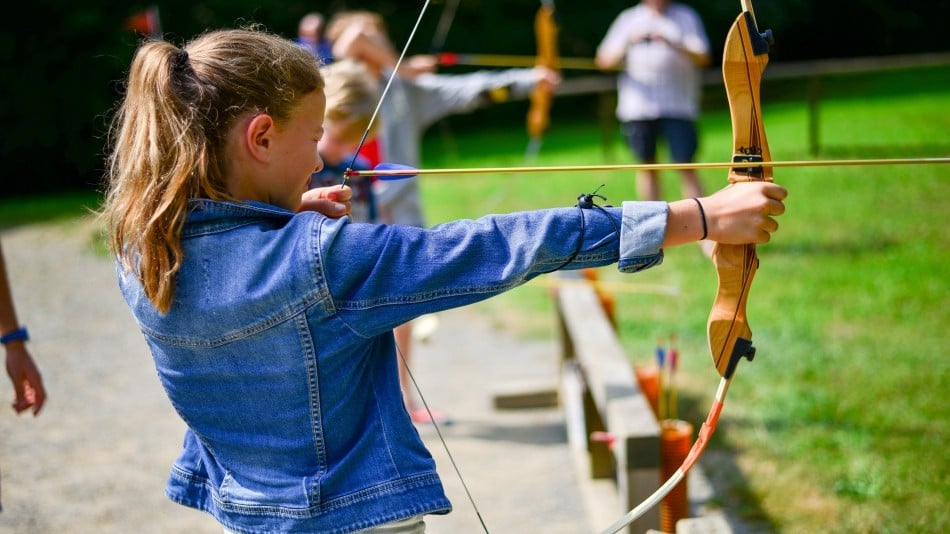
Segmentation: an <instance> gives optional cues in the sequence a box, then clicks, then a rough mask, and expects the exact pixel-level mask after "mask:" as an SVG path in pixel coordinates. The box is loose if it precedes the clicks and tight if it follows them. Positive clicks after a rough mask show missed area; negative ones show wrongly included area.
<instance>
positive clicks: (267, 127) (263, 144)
mask: <svg viewBox="0 0 950 534" xmlns="http://www.w3.org/2000/svg"><path fill="white" fill-rule="evenodd" d="M273 134H274V119H273V117H271V116H270V115H268V114H266V113H261V114H260V115H256V116H255V117H254V118H252V119H251V121H250V122H248V123H247V127H246V128H245V130H244V142H245V145H246V146H247V150H248V152H249V153H250V155H251V157H253V158H254V159H257V160H260V161H267V160H269V159H270V149H271V148H272V145H273V141H274V140H273Z"/></svg>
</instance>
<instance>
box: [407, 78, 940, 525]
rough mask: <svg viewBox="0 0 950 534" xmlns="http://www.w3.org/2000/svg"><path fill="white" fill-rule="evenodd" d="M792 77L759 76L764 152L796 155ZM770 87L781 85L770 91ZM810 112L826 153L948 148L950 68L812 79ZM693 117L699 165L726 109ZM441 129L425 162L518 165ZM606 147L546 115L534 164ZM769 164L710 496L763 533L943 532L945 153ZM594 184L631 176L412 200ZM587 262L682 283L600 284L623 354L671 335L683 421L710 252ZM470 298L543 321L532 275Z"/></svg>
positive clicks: (802, 130) (499, 133)
mask: <svg viewBox="0 0 950 534" xmlns="http://www.w3.org/2000/svg"><path fill="white" fill-rule="evenodd" d="M799 85H800V87H796V86H795V84H794V83H793V82H783V83H782V84H781V85H778V84H776V85H775V86H765V87H764V88H763V99H764V102H765V106H764V109H763V115H764V117H765V125H766V130H767V134H768V140H769V144H770V147H771V152H772V156H773V159H776V160H781V159H785V160H789V159H808V158H811V157H812V156H811V155H810V154H808V136H807V132H808V122H807V121H808V110H807V108H806V105H805V103H804V102H805V100H804V89H803V88H804V86H805V84H804V82H799ZM712 90H717V89H716V88H713V89H712ZM718 90H719V91H721V88H718ZM769 91H773V92H775V93H776V94H777V95H778V96H779V98H776V99H775V103H774V104H770V100H769ZM555 105H557V104H555ZM555 113H556V109H555ZM820 117H821V123H820V139H821V143H822V153H821V155H820V157H823V158H844V157H847V158H877V157H909V156H925V155H930V156H933V155H940V156H944V155H948V154H950V72H948V69H929V70H922V71H913V72H895V73H888V74H879V75H861V76H847V77H837V78H828V79H825V80H824V81H823V100H822V103H821V115H820ZM700 127H701V134H702V146H701V154H700V156H699V159H700V160H702V161H723V160H724V158H726V157H728V156H730V149H731V131H730V129H731V126H730V121H729V117H728V112H727V110H721V109H709V110H706V111H705V112H704V115H703V117H702V121H701V126H700ZM452 134H453V142H454V144H453V145H452V146H451V148H453V150H446V145H445V142H444V140H443V138H442V136H441V135H440V131H439V129H433V130H432V132H431V134H430V135H429V137H428V139H427V145H426V147H425V150H424V154H426V166H428V167H454V166H459V167H475V166H500V165H523V164H524V163H525V162H524V156H523V150H524V146H525V138H524V134H523V133H522V132H521V131H520V129H518V128H514V127H509V128H506V129H501V130H492V131H471V132H464V131H457V130H456V131H453V132H452ZM605 152H606V153H607V154H611V155H612V157H613V160H614V162H629V161H631V159H630V157H629V156H628V154H627V151H626V149H625V147H623V146H622V144H621V142H620V140H619V139H616V140H615V143H614V144H612V145H610V147H609V150H606V151H605V149H604V147H603V146H602V144H601V137H600V130H599V127H598V126H597V124H596V121H594V120H593V119H591V120H590V121H588V122H582V121H577V120H576V119H574V120H570V121H569V122H566V121H562V122H559V121H558V117H557V115H556V114H555V118H554V122H553V124H552V126H551V128H550V130H549V132H548V134H547V136H546V138H545V144H544V145H543V150H542V154H541V157H540V159H539V160H538V161H537V162H536V163H537V164H539V165H558V164H578V163H581V164H583V163H603V162H605ZM668 174H669V175H668V176H664V178H663V180H664V182H663V183H664V191H665V193H666V197H667V198H670V199H673V198H676V196H677V195H678V192H679V183H678V177H677V176H676V175H675V174H674V173H668ZM775 175H776V180H777V181H779V182H780V183H782V184H783V185H785V186H786V187H788V189H789V191H790V197H789V199H788V201H787V206H788V213H787V214H786V215H784V216H783V217H782V218H781V219H780V225H781V230H780V232H779V233H778V234H777V235H776V236H775V239H774V241H773V242H772V243H770V244H768V245H764V246H762V247H760V250H759V255H760V258H761V267H760V269H759V272H758V274H757V276H756V281H755V284H754V285H753V288H752V294H751V297H750V302H749V306H748V315H749V321H750V325H751V327H752V330H753V333H754V338H755V341H756V345H757V347H758V349H759V352H758V356H757V358H756V360H755V361H754V362H753V363H751V364H750V363H747V362H744V363H743V364H742V365H741V366H740V369H739V372H738V374H737V377H736V379H735V381H734V383H733V388H732V391H731V392H730V398H729V400H728V402H727V406H726V410H725V414H724V417H723V421H722V422H721V423H720V429H719V432H718V434H717V435H716V439H715V440H714V444H713V446H712V448H713V449H714V450H715V451H716V452H715V454H716V457H717V458H722V457H724V456H722V455H723V454H725V455H726V456H725V457H730V458H732V459H733V460H732V461H730V462H725V463H723V464H722V465H717V464H715V463H711V462H707V463H706V467H707V469H709V470H711V471H712V474H713V476H714V477H715V478H716V479H717V480H723V481H726V486H725V487H724V488H722V489H721V493H720V494H719V499H720V501H721V503H722V504H723V505H724V506H728V507H729V508H730V510H731V511H733V512H734V513H738V514H740V515H742V516H743V517H744V518H745V519H746V520H748V521H750V522H751V523H752V524H754V525H756V524H757V525H759V526H761V527H762V528H763V529H767V530H780V531H784V532H818V531H821V532H829V531H830V532H940V531H946V530H947V529H948V528H950V515H948V513H947V511H946V509H947V508H946V503H947V500H948V499H947V498H948V495H950V487H948V473H950V465H948V462H947V457H948V455H947V454H946V453H945V451H944V450H943V446H945V445H946V444H947V443H948V440H950V429H948V426H947V419H948V418H947V414H948V402H947V401H946V400H945V399H946V397H945V395H946V393H947V391H948V386H950V383H948V382H950V380H948V377H950V365H948V363H947V362H948V360H947V358H946V356H945V355H944V354H943V350H944V349H945V348H946V347H947V346H948V341H950V336H948V335H947V333H946V332H947V330H945V329H946V328H947V326H946V325H947V324H950V314H948V309H950V308H948V306H947V302H950V300H948V297H950V281H948V275H950V269H948V268H947V266H946V265H947V252H948V250H950V229H948V224H950V200H948V198H950V168H948V167H947V166H946V165H942V166H941V165H930V166H891V167H837V168H800V169H776V171H775ZM702 176H703V180H704V183H705V185H706V186H707V188H708V190H710V191H712V190H714V189H716V188H719V187H720V186H721V185H723V184H724V182H725V172H724V171H708V172H704V173H703V175H702ZM602 183H603V184H605V188H604V189H603V190H602V192H603V193H604V194H605V195H606V196H607V197H608V199H609V200H610V201H611V202H614V203H619V202H620V201H622V200H625V199H633V198H634V195H635V193H634V188H633V180H632V175H631V173H629V172H619V173H604V174H597V175H590V174H583V173H553V174H551V175H549V176H548V175H538V174H523V175H517V174H515V175H497V176H476V175H466V176H462V177H457V176H445V177H430V178H426V179H424V180H423V196H424V205H425V206H426V210H427V216H428V218H429V219H430V221H429V222H430V223H433V224H434V223H438V222H440V221H444V220H449V219H452V218H457V217H477V216H479V215H481V214H484V213H489V212H504V211H511V210H520V209H531V208H537V207H547V206H563V205H571V204H573V203H574V201H575V199H576V196H577V195H578V194H579V193H582V192H587V191H591V190H593V189H595V188H596V187H597V186H599V185H600V184H602ZM601 277H602V279H608V280H624V281H636V282H648V283H657V284H669V285H675V286H677V287H679V288H680V290H681V292H682V294H681V295H680V296H679V297H668V296H657V295H645V294H632V293H617V294H616V295H615V297H616V299H617V307H618V310H619V311H618V314H619V321H620V335H621V339H622V342H623V343H624V346H625V347H626V348H627V349H628V352H629V355H630V358H631V360H632V361H634V362H649V361H650V359H651V357H652V356H651V355H652V351H653V346H654V345H655V342H656V339H657V338H658V337H660V336H667V335H669V334H671V333H673V334H675V335H676V336H677V339H678V344H679V346H680V350H681V353H682V354H683V371H682V373H681V376H680V377H679V382H680V383H681V388H682V393H681V395H682V396H683V397H684V398H685V400H684V401H683V404H684V413H682V414H681V415H682V416H683V417H685V418H688V419H690V420H692V421H693V422H694V423H695V424H696V425H697V427H698V424H699V423H700V422H701V420H702V418H704V416H705V413H704V412H705V410H706V409H707V407H708V405H709V402H710V401H711V396H712V392H713V390H714V388H715V384H716V380H717V379H718V377H717V376H715V373H714V372H713V368H712V366H711V365H710V363H711V360H710V358H709V357H708V356H707V355H706V354H707V352H706V351H707V349H706V340H705V336H706V334H705V322H706V316H707V314H708V312H709V307H710V305H711V302H712V299H713V297H714V296H715V291H716V283H717V282H716V276H715V272H714V270H713V269H712V267H711V265H710V264H709V262H708V261H707V260H706V259H705V258H704V257H702V255H701V253H700V251H699V250H698V248H697V247H693V246H689V247H681V248H678V249H673V250H670V251H668V252H667V259H666V261H665V263H664V265H663V266H661V267H659V268H657V269H654V270H652V271H650V272H646V273H642V274H640V275H637V276H634V277H621V276H620V275H618V274H616V272H615V271H614V270H613V269H603V270H602V272H601ZM485 306H486V307H488V309H489V310H490V314H491V316H492V317H495V318H496V320H497V321H498V322H504V323H505V324H507V325H509V326H512V325H514V326H515V327H516V328H519V329H521V331H522V332H524V333H525V335H543V336H550V335H553V326H554V325H553V311H552V310H551V304H550V302H548V300H547V296H546V293H545V292H544V291H539V290H538V289H537V288H531V287H530V286H528V287H526V288H522V289H519V290H516V291H514V292H512V293H510V294H508V295H505V296H502V297H500V298H499V299H496V300H495V301H493V302H492V303H489V304H486V305H485ZM508 309H511V310H514V311H506V310H508ZM685 407H691V409H690V410H686V408H685ZM687 412H688V413H687ZM733 462H735V463H733ZM736 466H738V467H736ZM733 469H739V471H737V472H730V471H731V470H733Z"/></svg>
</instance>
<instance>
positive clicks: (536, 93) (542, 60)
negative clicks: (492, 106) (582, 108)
mask: <svg viewBox="0 0 950 534" xmlns="http://www.w3.org/2000/svg"><path fill="white" fill-rule="evenodd" d="M534 34H535V38H536V40H537V54H538V57H537V62H536V65H537V66H538V67H545V68H548V69H551V70H554V71H558V70H560V64H559V63H560V61H559V59H558V47H557V34H558V26H557V21H556V20H555V11H554V0H541V7H540V8H539V9H538V13H537V15H535V18H534ZM553 99H554V88H553V87H551V86H550V85H549V84H548V83H546V82H544V81H540V82H538V83H537V84H536V85H535V87H534V90H533V91H532V92H531V97H530V101H531V105H530V107H529V109H528V118H527V127H528V138H529V142H528V149H527V153H526V155H527V157H528V158H529V159H532V158H534V157H535V156H537V154H538V151H539V150H540V149H541V138H542V136H543V135H544V132H545V130H547V128H548V124H550V122H551V102H552V100H553Z"/></svg>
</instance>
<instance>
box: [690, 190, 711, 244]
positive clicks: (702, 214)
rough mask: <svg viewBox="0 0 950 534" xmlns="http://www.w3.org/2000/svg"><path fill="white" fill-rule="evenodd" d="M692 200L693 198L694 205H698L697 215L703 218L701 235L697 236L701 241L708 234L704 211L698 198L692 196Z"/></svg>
mask: <svg viewBox="0 0 950 534" xmlns="http://www.w3.org/2000/svg"><path fill="white" fill-rule="evenodd" d="M693 200H695V201H696V205H697V206H699V217H700V218H701V219H702V220H703V237H700V238H699V240H700V241H702V240H703V239H706V236H707V235H709V228H708V227H707V226H706V211H705V210H704V209H703V203H702V202H700V201H699V199H698V198H693Z"/></svg>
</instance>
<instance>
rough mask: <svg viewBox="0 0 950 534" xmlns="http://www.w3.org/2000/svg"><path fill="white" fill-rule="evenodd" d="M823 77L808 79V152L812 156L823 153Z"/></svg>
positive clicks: (813, 75)
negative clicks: (821, 112)
mask: <svg viewBox="0 0 950 534" xmlns="http://www.w3.org/2000/svg"><path fill="white" fill-rule="evenodd" d="M820 106H821V75H819V74H812V75H811V76H809V77H808V150H809V152H811V155H812V156H817V155H818V153H819V152H821V139H820V138H819V135H820V132H821V116H820V109H819V108H820Z"/></svg>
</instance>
